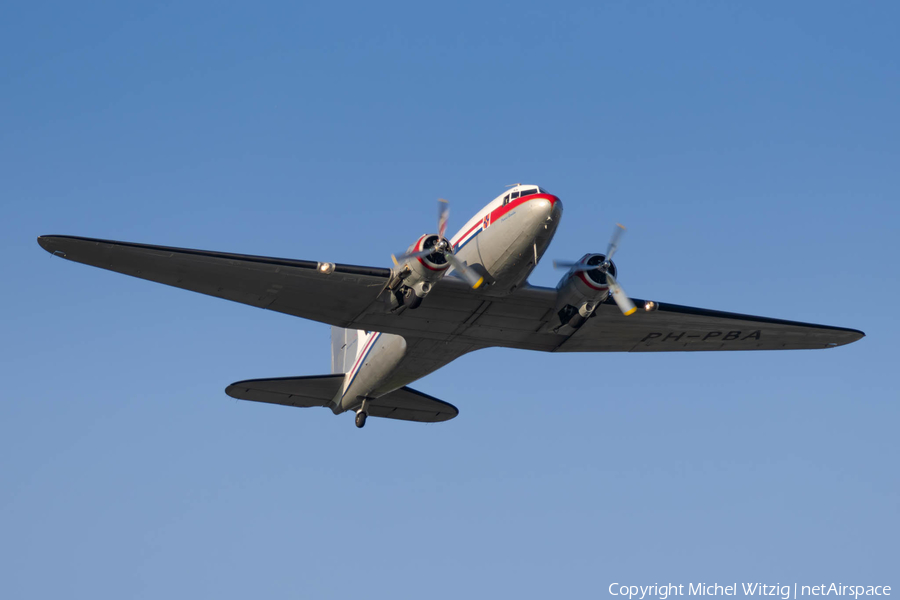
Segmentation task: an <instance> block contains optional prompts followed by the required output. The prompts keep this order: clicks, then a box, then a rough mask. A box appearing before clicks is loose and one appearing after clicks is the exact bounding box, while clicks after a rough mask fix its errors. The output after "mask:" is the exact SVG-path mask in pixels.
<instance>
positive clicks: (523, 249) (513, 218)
mask: <svg viewBox="0 0 900 600" xmlns="http://www.w3.org/2000/svg"><path fill="white" fill-rule="evenodd" d="M561 216H562V203H561V202H560V201H559V198H557V197H556V196H553V195H551V194H545V193H540V194H533V195H529V196H525V197H522V198H517V199H514V200H510V201H508V202H505V201H504V199H503V197H502V196H501V197H498V198H496V199H495V200H494V201H492V202H491V203H490V204H488V205H487V206H485V207H484V208H483V209H482V210H481V211H479V212H478V213H477V214H476V215H475V216H474V217H473V218H472V219H471V220H470V221H469V222H468V223H466V224H465V225H464V226H463V227H462V229H460V230H459V232H458V233H457V234H456V235H455V236H453V238H452V239H451V242H452V244H453V248H454V254H455V255H456V256H457V257H458V258H460V259H461V260H462V261H464V262H465V263H467V264H468V265H469V266H470V267H474V268H476V269H477V270H479V271H480V272H482V273H484V275H485V281H486V284H485V285H483V286H481V287H480V288H479V289H478V290H476V291H475V293H478V294H482V295H484V297H485V300H490V298H491V297H498V296H506V295H508V294H510V293H511V292H512V291H513V290H515V289H516V288H517V287H519V286H521V285H522V284H524V283H525V281H526V280H527V279H528V276H529V275H530V274H531V271H532V270H533V269H534V267H535V265H537V262H538V261H539V260H540V258H541V256H543V254H544V252H545V251H546V250H547V247H548V246H549V245H550V242H551V240H552V239H553V235H554V234H555V233H556V228H557V227H558V225H559V221H560V218H561ZM447 276H449V277H452V276H453V274H452V271H450V272H449V273H448V275H447ZM438 285H440V284H438ZM424 303H425V304H427V303H428V298H425V299H424ZM359 344H360V348H361V350H360V352H359V355H358V357H357V358H356V360H355V362H354V364H353V365H352V367H351V368H350V369H349V370H348V372H347V373H346V376H345V380H344V385H343V386H342V388H341V390H340V391H339V392H338V394H337V396H336V397H335V398H334V400H333V402H332V410H334V412H336V413H339V412H343V411H346V410H355V409H357V408H358V407H359V406H360V405H361V404H362V402H363V400H364V399H367V398H378V397H379V396H382V395H384V394H387V393H388V392H391V391H393V390H396V389H398V388H401V387H403V386H405V385H408V384H409V383H412V382H413V381H415V380H417V379H419V378H421V377H424V376H425V375H427V374H429V373H431V372H433V371H435V370H437V369H439V368H441V367H443V366H444V365H446V364H447V363H449V362H451V361H452V360H454V359H456V358H458V357H459V356H461V355H463V354H465V353H466V352H470V351H472V350H475V349H477V347H473V346H471V345H470V344H462V343H457V342H454V341H453V339H452V338H451V339H447V340H445V341H434V340H426V339H416V340H406V339H404V338H403V337H402V336H399V335H392V334H386V333H379V332H368V333H365V334H364V335H363V336H362V338H361V339H360V340H359ZM413 344H414V345H416V348H415V349H416V350H417V351H416V352H410V350H412V346H411V345H413Z"/></svg>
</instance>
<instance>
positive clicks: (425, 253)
mask: <svg viewBox="0 0 900 600" xmlns="http://www.w3.org/2000/svg"><path fill="white" fill-rule="evenodd" d="M434 253H435V249H434V248H425V249H424V250H419V251H418V252H404V253H403V254H391V260H392V261H394V265H395V266H397V267H399V266H400V263H401V262H403V261H405V260H408V259H410V258H420V257H422V256H428V255H429V254H434Z"/></svg>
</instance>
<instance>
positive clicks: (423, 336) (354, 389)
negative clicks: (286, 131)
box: [37, 184, 865, 428]
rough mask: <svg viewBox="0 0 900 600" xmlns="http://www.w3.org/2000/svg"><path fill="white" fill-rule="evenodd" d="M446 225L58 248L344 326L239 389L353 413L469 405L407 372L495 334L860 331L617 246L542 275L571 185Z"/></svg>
mask: <svg viewBox="0 0 900 600" xmlns="http://www.w3.org/2000/svg"><path fill="white" fill-rule="evenodd" d="M438 206H439V211H438V226H437V231H436V232H435V233H426V234H423V235H421V236H420V237H419V238H418V239H417V240H416V241H415V242H414V243H413V244H412V245H411V246H409V248H408V249H407V251H406V252H405V253H403V254H401V255H400V256H392V259H393V263H394V266H393V267H392V268H382V267H367V266H356V265H347V264H337V263H332V262H317V261H308V260H294V259H286V258H269V257H263V256H252V255H243V254H231V253H226V252H210V251H205V250H191V249H185V248H170V247H165V246H152V245H146V244H135V243H130V242H117V241H111V240H100V239H91V238H84V237H74V236H61V235H47V236H41V237H39V238H38V239H37V241H38V244H40V246H41V247H42V248H44V249H45V250H46V251H47V252H50V253H51V254H53V255H55V256H59V257H62V258H65V259H67V260H71V261H74V262H79V263H83V264H86V265H91V266H95V267H100V268H102V269H108V270H110V271H115V272H118V273H124V274H126V275H131V276H133V277H139V278H141V279H147V280H150V281H155V282H158V283H164V284H166V285H170V286H175V287H179V288H182V289H186V290H190V291H194V292H199V293H201V294H207V295H210V296H216V297H218V298H224V299H226V300H232V301H234V302H241V303H243V304H249V305H250V306H256V307H258V308H264V309H267V310H273V311H277V312H281V313H285V314H288V315H293V316H296V317H302V318H305V319H311V320H314V321H319V322H322V323H326V324H328V325H331V326H332V328H331V373H330V374H328V375H313V376H297V377H279V378H272V379H251V380H246V381H238V382H236V383H232V384H231V385H229V386H228V387H227V388H226V389H225V392H226V393H227V394H228V395H229V396H231V397H233V398H237V399H240V400H249V401H255V402H267V403H273V404H281V405H286V406H295V407H313V406H320V407H326V408H330V409H331V411H332V412H333V413H334V414H341V413H345V412H349V411H353V412H354V413H355V415H356V417H355V424H356V426H357V427H359V428H361V427H363V426H364V425H365V424H366V419H367V417H369V416H373V417H383V418H388V419H400V420H406V421H417V422H425V423H433V422H440V421H447V420H449V419H452V418H454V417H455V416H456V415H457V414H458V413H459V410H458V409H457V408H456V407H455V406H453V405H452V404H449V403H447V402H444V401H442V400H438V399H437V398H434V397H432V396H429V395H427V394H424V393H422V392H419V391H416V390H414V389H412V388H410V387H408V385H409V384H410V383H412V382H414V381H416V380H417V379H420V378H422V377H424V376H426V375H428V374H429V373H432V372H434V371H436V370H437V369H439V368H441V367H443V366H445V365H447V364H448V363H450V362H452V361H453V360H455V359H456V358H459V357H460V356H462V355H464V354H466V353H469V352H474V351H476V350H480V349H482V348H490V347H496V346H499V347H503V348H518V349H523V350H539V351H543V352H672V351H719V350H792V349H813V348H832V347H835V346H842V345H844V344H849V343H852V342H855V341H857V340H859V339H861V338H862V337H864V335H865V334H864V333H863V332H862V331H858V330H856V329H846V328H842V327H832V326H827V325H814V324H809V323H800V322H796V321H785V320H781V319H770V318H765V317H756V316H751V315H742V314H736V313H728V312H721V311H715V310H706V309H701V308H693V307H689V306H679V305H676V304H667V303H663V302H657V301H655V300H640V299H637V298H635V299H631V298H629V297H628V295H627V294H626V293H625V292H624V290H623V289H622V286H621V285H620V284H619V282H618V279H617V277H618V275H619V274H618V270H617V268H616V265H615V263H613V261H612V258H613V255H614V254H615V252H616V250H617V249H618V246H619V242H620V240H621V234H622V232H623V231H624V228H623V227H622V226H621V225H617V226H616V228H615V229H614V233H613V236H612V238H611V240H610V242H609V245H608V247H607V250H606V253H605V254H602V253H587V254H585V255H584V256H582V257H581V258H580V259H579V260H577V261H571V262H561V263H556V264H555V266H557V267H559V268H562V269H565V274H564V275H563V276H562V279H560V281H559V284H558V285H557V286H556V287H555V288H547V287H538V286H533V285H530V284H529V283H528V281H527V279H528V276H529V275H530V274H531V271H532V270H533V269H534V267H535V266H536V265H537V264H538V261H539V260H540V259H541V257H542V256H543V255H544V252H545V251H546V250H547V247H548V246H549V245H550V242H551V240H552V239H553V236H554V234H555V233H556V229H557V227H558V226H559V223H560V219H561V217H562V212H563V207H562V202H561V201H560V199H559V198H558V197H557V196H555V195H553V194H551V193H549V192H547V191H546V190H544V189H543V188H541V187H540V186H538V185H530V184H517V185H515V186H512V187H511V188H510V189H508V190H507V191H505V192H503V193H502V194H500V195H499V196H497V197H496V198H494V199H493V200H492V201H491V202H489V203H488V204H487V205H486V206H485V207H484V208H482V209H481V210H480V211H479V212H478V213H476V214H475V216H473V217H472V218H471V219H470V220H469V221H468V222H467V223H466V224H465V225H464V226H463V227H462V228H461V229H460V230H459V231H458V232H457V233H456V235H454V236H453V237H452V238H450V239H448V238H447V237H446V235H445V234H446V229H447V222H448V215H449V209H448V204H447V203H446V201H443V200H441V201H439V202H438Z"/></svg>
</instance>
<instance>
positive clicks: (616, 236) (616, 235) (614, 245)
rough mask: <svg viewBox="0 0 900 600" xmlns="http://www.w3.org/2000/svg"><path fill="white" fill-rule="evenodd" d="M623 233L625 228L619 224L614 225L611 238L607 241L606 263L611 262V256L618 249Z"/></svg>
mask: <svg viewBox="0 0 900 600" xmlns="http://www.w3.org/2000/svg"><path fill="white" fill-rule="evenodd" d="M623 233H625V226H624V225H622V224H621V223H616V228H615V229H613V234H612V237H611V238H610V239H609V246H607V248H606V260H607V261H610V260H612V257H613V254H615V253H616V250H618V249H619V240H620V239H621V238H622V234H623Z"/></svg>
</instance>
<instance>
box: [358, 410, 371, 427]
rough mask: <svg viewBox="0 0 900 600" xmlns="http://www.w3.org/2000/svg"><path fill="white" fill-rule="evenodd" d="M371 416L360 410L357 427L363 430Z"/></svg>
mask: <svg viewBox="0 0 900 600" xmlns="http://www.w3.org/2000/svg"><path fill="white" fill-rule="evenodd" d="M368 416H369V415H367V414H366V411H364V410H359V411H357V412H356V426H357V427H359V428H360V429H362V428H363V427H365V425H366V417H368Z"/></svg>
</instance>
